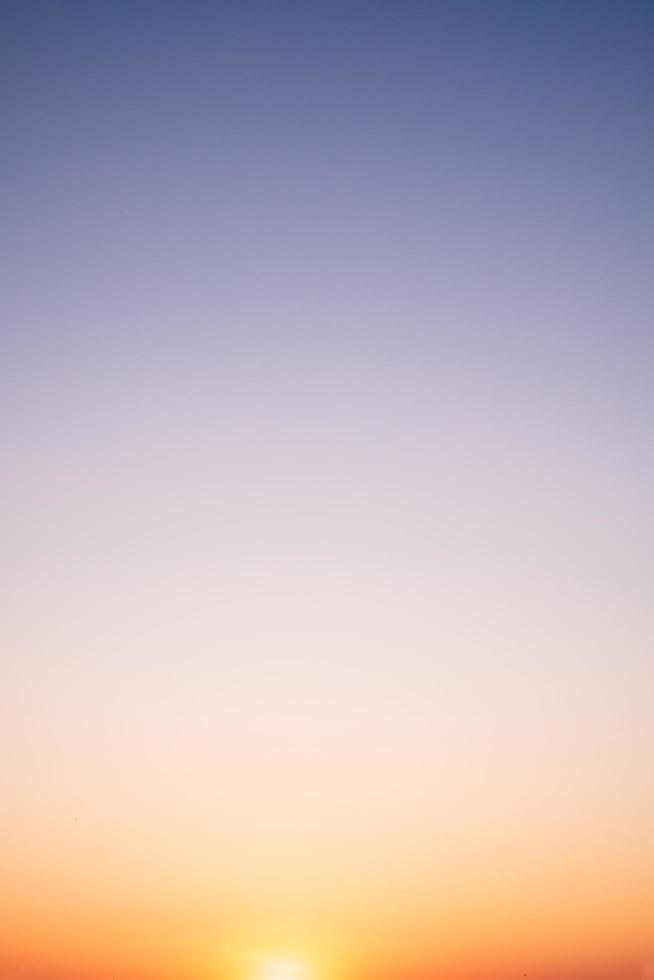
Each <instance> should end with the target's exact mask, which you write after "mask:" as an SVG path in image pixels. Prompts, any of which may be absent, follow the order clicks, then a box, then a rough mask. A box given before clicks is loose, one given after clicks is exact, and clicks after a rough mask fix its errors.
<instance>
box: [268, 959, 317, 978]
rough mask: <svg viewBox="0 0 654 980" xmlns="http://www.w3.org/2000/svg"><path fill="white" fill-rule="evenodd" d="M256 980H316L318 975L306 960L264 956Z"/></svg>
mask: <svg viewBox="0 0 654 980" xmlns="http://www.w3.org/2000/svg"><path fill="white" fill-rule="evenodd" d="M255 980H316V974H315V970H314V969H313V968H312V967H311V966H310V964H309V963H308V962H307V961H306V960H302V959H298V958H296V957H289V956H264V957H262V958H261V960H260V962H259V963H258V966H257V969H256V971H255Z"/></svg>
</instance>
